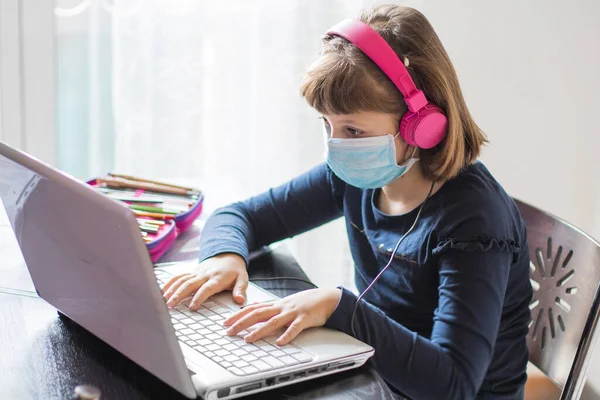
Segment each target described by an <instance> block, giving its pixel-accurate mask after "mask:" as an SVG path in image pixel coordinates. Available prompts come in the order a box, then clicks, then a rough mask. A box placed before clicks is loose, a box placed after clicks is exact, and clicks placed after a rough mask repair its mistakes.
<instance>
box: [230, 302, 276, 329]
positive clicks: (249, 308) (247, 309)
mask: <svg viewBox="0 0 600 400" xmlns="http://www.w3.org/2000/svg"><path fill="white" fill-rule="evenodd" d="M272 305H273V302H265V303H255V304H249V305H247V306H246V307H244V308H242V309H241V310H240V311H238V312H236V313H235V314H233V315H230V316H229V317H228V318H227V319H225V320H224V321H223V325H225V326H229V325H233V324H234V323H235V322H236V321H237V320H239V319H240V318H242V317H244V316H245V315H248V314H249V313H251V312H252V311H254V310H257V309H259V308H263V307H268V306H272Z"/></svg>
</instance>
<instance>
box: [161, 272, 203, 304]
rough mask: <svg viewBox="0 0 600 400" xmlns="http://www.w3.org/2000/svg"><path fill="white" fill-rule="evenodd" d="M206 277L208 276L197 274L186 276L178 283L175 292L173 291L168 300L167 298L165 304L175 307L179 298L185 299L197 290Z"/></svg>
mask: <svg viewBox="0 0 600 400" xmlns="http://www.w3.org/2000/svg"><path fill="white" fill-rule="evenodd" d="M207 279H208V277H197V276H193V277H191V278H188V279H187V280H186V281H185V282H183V283H182V284H181V285H179V287H178V288H177V290H176V291H175V293H173V294H172V295H171V297H170V298H169V300H167V306H168V307H175V306H176V305H177V304H179V302H180V301H181V300H183V299H185V298H186V297H187V296H189V295H190V294H192V293H193V292H195V291H196V290H198V288H199V287H200V286H202V284H204V282H206V280H207Z"/></svg>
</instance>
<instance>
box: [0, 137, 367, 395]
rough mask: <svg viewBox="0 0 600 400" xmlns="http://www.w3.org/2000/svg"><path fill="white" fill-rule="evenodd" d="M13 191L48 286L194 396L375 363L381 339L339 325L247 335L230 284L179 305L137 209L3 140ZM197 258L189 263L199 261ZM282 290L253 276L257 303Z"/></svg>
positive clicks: (17, 229) (5, 199)
mask: <svg viewBox="0 0 600 400" xmlns="http://www.w3.org/2000/svg"><path fill="white" fill-rule="evenodd" d="M0 200H1V201H2V203H3V205H4V208H5V209H6V213H7V215H8V219H9V221H10V224H11V226H12V228H13V230H14V233H15V236H16V238H17V242H18V243H19V246H20V248H21V251H22V253H23V257H24V259H25V262H26V264H27V268H28V270H29V273H30V275H31V278H32V280H33V284H34V286H35V289H36V292H37V293H38V295H39V296H40V297H41V298H42V299H44V300H45V301H47V302H48V303H50V304H51V305H52V306H53V307H55V308H56V309H58V310H59V312H60V313H62V314H64V315H65V316H67V317H68V318H70V319H71V320H73V321H75V322H76V323H77V324H79V325H80V326H82V327H83V328H85V329H86V330H88V331H89V332H91V333H92V334H93V335H95V336H97V337H98V338H99V339H101V340H102V341H104V342H105V343H106V344H108V345H109V346H111V347H113V348H115V349H116V350H117V351H119V352H120V353H122V354H123V355H124V356H126V357H128V358H129V359H131V360H132V361H133V362H135V363H136V364H138V365H139V366H141V367H142V368H144V369H146V370H147V371H148V372H150V373H151V374H153V375H154V376H156V377H157V378H158V379H160V380H162V381H163V382H165V383H166V384H168V385H170V386H171V387H173V388H174V389H175V390H177V391H179V392H180V393H182V394H183V395H185V396H186V397H188V398H196V397H197V396H201V397H203V398H205V399H233V398H237V397H242V396H245V395H249V394H252V393H256V392H261V391H266V390H270V389H273V388H277V387H280V386H284V385H289V384H293V383H296V382H301V381H305V380H308V379H313V378H317V377H321V376H324V375H329V374H333V373H336V372H339V371H343V370H348V369H351V368H356V367H359V366H361V365H363V364H364V363H365V362H366V361H367V360H368V358H369V357H371V356H372V355H373V353H374V350H373V348H372V347H370V346H368V345H366V344H364V343H362V342H360V341H358V340H356V339H354V338H353V337H351V336H349V335H346V334H344V333H342V332H338V331H335V330H331V329H327V328H312V329H308V330H305V331H303V332H302V333H301V334H300V335H299V336H298V337H297V338H296V339H295V340H293V341H292V342H291V343H290V344H288V345H285V346H277V345H276V344H275V343H274V340H275V339H276V337H277V336H273V337H268V338H265V339H264V340H260V341H257V342H254V343H253V344H248V343H245V342H244V340H243V339H242V337H241V336H243V333H245V332H242V333H240V334H239V335H238V336H232V337H229V336H227V335H226V334H225V328H224V327H223V326H222V323H221V322H222V321H223V319H224V318H226V317H227V316H228V315H230V314H231V313H234V312H236V311H237V310H239V309H240V305H238V304H236V303H235V302H234V301H233V299H232V298H231V293H229V292H223V293H219V294H217V295H215V296H213V297H211V298H209V299H208V300H207V301H206V302H205V303H204V304H203V306H202V307H201V308H200V309H199V310H198V311H191V310H190V309H189V308H188V307H187V304H189V303H188V302H189V298H188V299H187V300H184V301H183V302H182V304H180V305H178V306H177V307H174V308H172V309H169V308H167V307H166V304H165V301H164V299H163V297H162V294H161V289H160V286H159V285H160V284H161V283H163V282H166V281H167V280H168V279H169V276H170V275H171V274H176V273H177V268H179V269H181V268H185V266H175V267H166V268H158V269H154V268H153V264H152V261H151V259H150V256H149V253H148V250H147V248H146V245H145V243H144V241H143V239H142V236H141V235H140V232H139V228H138V225H137V223H136V219H135V216H134V215H133V213H131V211H130V210H129V209H128V208H127V207H126V206H125V205H123V204H122V203H119V202H117V201H115V200H112V199H109V198H108V197H106V196H103V195H102V194H99V193H97V192H96V191H94V190H93V189H92V188H90V187H89V186H88V185H86V184H85V183H83V182H81V181H79V180H77V179H75V178H73V177H70V176H68V175H67V174H65V173H62V172H60V171H58V170H56V169H54V168H52V167H50V166H48V165H46V164H44V163H43V162H41V161H39V160H37V159H35V158H33V157H31V156H29V155H27V154H26V153H23V152H20V151H18V150H16V149H13V148H11V147H10V146H8V145H7V144H5V143H3V142H0ZM188 267H189V265H188ZM274 299H276V296H274V295H273V294H271V293H269V292H267V291H265V290H262V289H261V288H260V287H258V286H256V285H254V284H252V283H250V284H249V286H248V290H247V296H246V303H254V302H261V301H270V300H274Z"/></svg>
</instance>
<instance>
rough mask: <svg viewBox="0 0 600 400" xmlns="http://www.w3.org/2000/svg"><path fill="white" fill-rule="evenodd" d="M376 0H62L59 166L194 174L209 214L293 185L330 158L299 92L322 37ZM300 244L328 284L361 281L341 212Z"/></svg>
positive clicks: (295, 246) (310, 268)
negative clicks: (325, 156) (356, 274)
mask: <svg viewBox="0 0 600 400" xmlns="http://www.w3.org/2000/svg"><path fill="white" fill-rule="evenodd" d="M375 3H376V2H374V1H363V0H329V1H321V0H285V1H281V0H255V1H248V0H226V1H193V0H169V1H166V0H143V1H142V0H121V1H116V0H114V1H108V0H83V1H81V0H58V2H57V6H58V9H57V18H58V24H57V25H58V31H59V35H62V38H61V37H59V50H61V51H62V52H61V53H60V56H59V67H60V68H59V70H60V73H61V76H60V77H59V80H60V81H59V86H60V87H61V89H60V90H61V92H60V94H59V97H61V96H62V97H61V98H62V101H59V103H61V104H62V107H61V110H62V114H61V117H62V118H60V119H59V125H60V126H61V132H60V136H61V138H60V143H62V147H61V149H62V153H61V154H62V155H63V157H62V158H61V160H62V165H61V166H62V167H63V168H64V169H67V170H68V171H69V172H71V173H74V174H75V175H78V176H80V177H82V178H87V177H89V176H95V175H98V174H101V173H105V172H107V171H108V170H117V171H121V172H126V173H130V174H139V175H143V176H150V177H156V178H162V179H168V180H172V181H181V182H186V183H189V184H191V185H194V186H198V187H200V188H201V189H203V190H204V191H205V193H206V205H207V211H208V212H210V211H212V210H214V208H215V207H217V206H219V205H223V204H226V203H228V202H231V201H235V200H239V199H242V198H245V197H248V196H250V195H252V194H256V193H259V192H261V191H264V190H266V189H268V188H269V187H271V186H274V185H278V184H280V183H283V182H285V181H286V180H288V179H290V178H292V177H294V176H296V175H298V174H300V173H302V172H303V171H305V170H307V169H309V168H311V167H312V166H314V165H316V164H317V163H319V162H321V161H322V160H323V138H322V136H321V126H320V120H318V119H317V117H318V115H317V114H316V113H315V112H314V111H313V110H311V109H310V108H309V107H308V106H307V105H306V103H305V102H304V100H303V99H302V98H301V96H300V94H299V86H300V82H301V78H302V75H303V72H304V71H305V70H306V68H307V66H308V65H309V64H310V62H311V61H313V60H314V59H315V57H316V56H317V54H318V51H319V49H320V46H321V36H322V35H323V33H324V32H325V30H326V29H327V28H328V27H330V26H331V25H333V24H334V23H336V22H338V21H339V20H341V19H343V18H348V17H354V16H357V15H358V14H359V12H360V11H361V9H363V8H365V7H370V6H372V5H373V4H375ZM415 3H418V2H412V3H411V4H412V5H418V4H415ZM289 246H290V247H291V249H292V251H293V252H294V254H295V255H296V257H297V258H298V260H299V262H300V263H301V265H302V266H303V267H304V268H305V270H306V271H307V273H308V274H309V276H310V277H311V278H313V279H315V280H316V281H317V283H318V284H320V285H339V284H342V285H345V286H347V287H353V270H352V262H351V258H350V255H349V251H348V244H347V238H346V234H345V231H344V226H343V223H342V221H337V222H335V223H333V224H330V225H328V226H326V227H324V228H322V229H319V230H316V231H313V232H310V233H307V234H305V235H301V236H300V237H298V238H297V239H294V240H292V241H291V242H290V243H289ZM316 271H319V272H318V273H316Z"/></svg>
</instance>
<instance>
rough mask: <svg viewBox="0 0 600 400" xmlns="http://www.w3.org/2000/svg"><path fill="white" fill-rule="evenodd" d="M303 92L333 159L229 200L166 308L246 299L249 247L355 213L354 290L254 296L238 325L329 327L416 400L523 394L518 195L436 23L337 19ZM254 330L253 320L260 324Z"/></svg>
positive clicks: (235, 320) (525, 314)
mask: <svg viewBox="0 0 600 400" xmlns="http://www.w3.org/2000/svg"><path fill="white" fill-rule="evenodd" d="M323 42H324V46H323V50H322V53H321V55H320V58H319V59H318V60H317V61H316V63H315V64H314V65H312V66H311V68H310V69H309V71H308V73H307V74H306V77H305V80H304V82H303V83H302V95H303V96H304V97H305V98H306V100H307V102H308V103H309V104H310V105H311V106H312V107H313V108H315V109H316V110H317V111H318V112H319V113H320V114H321V115H322V118H323V125H324V128H325V132H326V135H327V162H326V163H323V164H322V165H319V166H317V167H315V168H314V169H312V170H310V171H308V172H307V173H305V174H304V175H301V176H299V177H297V178H295V179H293V180H291V181H290V182H289V183H287V184H285V185H282V186H280V187H277V188H275V189H271V190H269V191H268V192H266V193H263V194H261V195H258V196H256V197H253V198H250V199H248V200H246V201H244V202H240V203H236V204H232V205H230V206H228V207H225V208H223V209H220V210H218V211H217V212H216V213H215V214H214V215H213V216H212V217H211V218H210V219H209V220H208V222H207V224H206V227H205V230H204V232H203V236H202V243H201V251H200V264H199V265H198V266H197V267H196V268H195V269H193V270H191V271H190V272H189V273H186V274H183V275H180V276H177V277H174V278H173V279H172V280H170V281H169V282H168V283H167V284H166V285H165V287H164V289H163V292H164V296H165V299H166V300H167V304H168V306H174V305H176V304H177V303H178V302H179V301H180V300H181V299H183V298H185V297H186V296H188V295H191V294H193V293H194V292H195V295H194V297H193V300H192V302H191V304H190V308H191V309H195V308H197V307H198V306H199V305H200V304H201V303H202V302H203V301H204V300H206V299H207V298H208V297H209V296H211V295H213V294H214V293H217V292H219V291H222V290H232V291H233V297H234V300H235V301H237V302H238V303H241V302H243V301H244V293H245V289H246V286H247V284H248V274H247V273H246V265H247V263H248V259H247V257H248V253H249V251H252V250H253V249H257V248H259V247H261V246H264V245H267V244H270V243H273V242H276V241H279V240H282V239H285V238H289V237H292V236H294V235H297V234H299V233H302V232H305V231H307V230H309V229H313V228H315V227H317V226H319V225H322V224H324V223H326V222H329V221H331V220H333V219H335V218H339V217H342V216H343V217H344V218H345V220H346V225H347V231H348V237H349V240H350V248H351V251H352V256H353V259H354V262H355V268H356V274H355V275H356V277H355V279H356V286H357V288H358V290H359V291H360V292H361V295H360V296H358V297H357V296H355V295H354V294H353V293H352V292H350V291H348V290H346V289H345V288H343V287H338V288H335V289H333V288H320V289H313V290H307V291H304V292H300V293H298V294H295V295H292V296H289V297H286V298H283V299H281V300H279V301H277V302H274V303H266V304H265V303H263V304H255V305H251V306H249V307H246V308H244V309H243V310H241V311H239V312H238V313H236V314H234V315H233V316H231V317H230V318H228V319H227V320H225V321H224V324H225V326H228V327H229V328H228V331H227V333H228V334H231V335H234V334H237V333H238V332H240V331H244V330H246V329H249V328H250V330H251V332H250V333H248V334H247V335H245V337H244V338H245V340H246V341H248V342H252V341H255V340H258V339H260V338H262V337H264V336H267V335H269V334H270V333H272V332H274V331H276V330H278V329H279V328H282V327H287V329H285V332H284V333H283V334H282V335H281V336H279V338H278V339H277V343H278V344H280V345H283V344H286V343H288V342H289V341H290V340H292V339H293V338H294V337H295V336H296V335H298V333H299V332H300V331H302V330H303V329H307V328H310V327H314V326H321V325H325V326H327V327H331V328H334V329H339V330H341V331H343V332H346V333H348V334H350V335H353V336H355V337H356V338H358V339H360V340H362V341H364V342H366V343H368V344H370V345H371V346H372V347H374V348H375V355H374V356H373V358H372V359H371V362H372V365H373V366H374V367H375V368H376V369H377V371H378V372H379V373H380V374H381V376H382V377H383V378H384V379H385V380H386V381H387V382H388V384H389V385H390V386H391V388H392V389H393V390H395V391H397V392H399V393H401V394H403V395H405V396H407V397H410V398H412V399H419V400H421V399H472V398H475V397H478V398H485V399H519V398H523V391H524V384H525V381H526V365H527V358H528V353H527V345H526V335H527V330H528V327H527V325H528V322H529V308H528V305H529V301H530V298H531V295H532V289H531V285H530V282H529V253H528V249H527V241H526V234H525V226H524V224H523V221H522V220H521V218H520V216H519V212H518V210H517V208H516V206H515V204H514V203H513V201H512V199H511V198H510V196H509V195H508V194H506V192H505V191H504V190H503V189H502V187H501V186H500V184H499V183H498V182H496V180H495V179H494V178H493V176H492V175H491V174H490V172H489V171H488V170H487V169H486V168H485V166H484V165H483V164H481V163H480V162H477V161H476V160H477V157H478V155H479V152H480V148H481V146H482V145H483V144H485V143H486V137H485V135H484V133H483V132H482V131H481V130H480V129H479V127H478V126H477V125H476V124H475V122H474V121H473V119H472V118H471V115H470V113H469V110H468V109H467V106H466V104H465V101H464V99H463V96H462V93H461V90H460V87H459V83H458V79H457V76H456V73H455V71H454V68H453V67H452V64H451V62H450V59H449V58H448V55H447V54H446V51H445V50H444V48H443V46H442V44H441V42H440V39H439V38H438V37H437V35H436V33H435V32H434V30H433V28H432V26H431V25H430V24H429V22H428V20H427V19H426V18H425V17H424V16H423V15H422V14H421V13H419V12H418V11H416V10H414V9H412V8H408V7H401V6H395V5H389V6H379V7H376V8H374V9H372V10H370V11H367V12H365V13H363V14H362V15H361V17H360V20H359V21H356V20H354V21H353V20H349V21H344V22H343V23H341V24H338V25H336V26H334V27H333V28H332V29H331V30H330V31H329V32H328V33H327V35H325V37H324V39H323ZM253 328H254V329H253Z"/></svg>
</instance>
